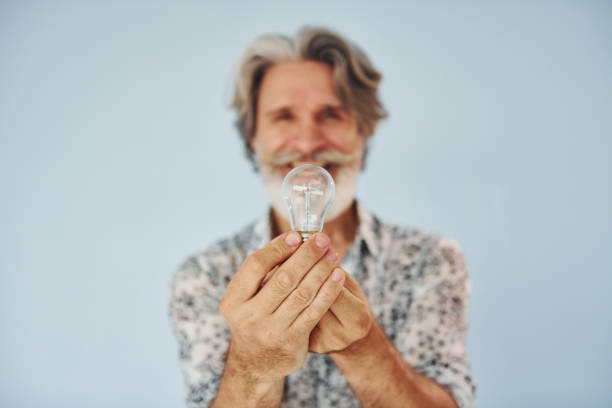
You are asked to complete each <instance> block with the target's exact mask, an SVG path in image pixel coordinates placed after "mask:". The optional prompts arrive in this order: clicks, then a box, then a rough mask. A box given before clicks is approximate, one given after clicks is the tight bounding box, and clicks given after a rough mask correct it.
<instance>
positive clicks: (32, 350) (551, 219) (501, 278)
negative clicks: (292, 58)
mask: <svg viewBox="0 0 612 408" xmlns="http://www.w3.org/2000/svg"><path fill="white" fill-rule="evenodd" d="M51 3H52V2H40V3H33V2H8V1H3V2H2V3H0V137H1V139H0V195H1V196H0V197H1V199H0V231H1V233H0V246H1V247H0V251H1V252H0V268H1V275H0V276H1V278H0V330H1V338H0V406H2V407H42V406H44V407H49V408H51V407H180V406H182V405H183V402H182V389H181V386H182V378H181V373H180V371H179V367H178V357H177V348H176V343H175V341H174V339H173V337H172V335H171V330H170V325H169V323H168V320H167V317H166V312H167V300H168V286H169V282H170V277H171V273H172V271H173V270H174V268H175V267H176V266H177V265H178V264H179V263H180V262H181V261H182V260H183V259H185V257H186V256H187V255H188V254H191V253H193V252H194V251H197V250H199V249H202V248H204V247H205V246H207V245H208V244H210V243H211V242H212V241H213V240H214V239H216V238H219V237H221V236H224V235H228V234H230V233H232V232H234V231H236V230H237V229H238V228H240V227H241V226H243V225H245V224H246V223H247V222H249V221H251V220H252V219H254V218H255V217H257V216H259V215H260V214H262V212H263V211H264V209H265V205H266V201H265V195H264V193H263V190H262V186H261V184H260V182H259V180H258V178H257V176H256V175H255V174H254V173H252V171H251V170H250V166H249V164H248V163H247V162H246V160H244V159H243V152H242V146H241V144H240V142H239V140H238V137H237V136H236V132H235V131H234V128H233V125H232V124H233V120H234V115H233V113H232V112H231V111H230V110H229V109H228V108H227V105H228V103H229V101H230V94H231V78H232V72H233V68H234V66H235V63H236V60H237V59H238V57H239V55H240V53H241V52H242V51H243V49H244V48H245V47H246V46H247V44H248V43H250V42H251V41H252V40H253V39H254V38H255V37H256V36H257V35H259V34H261V33H265V32H281V33H288V34H291V33H293V32H295V30H296V28H297V27H298V26H299V25H301V24H303V23H318V24H325V25H329V26H330V27H332V28H335V29H336V30H338V31H339V32H341V33H343V34H345V35H347V36H348V37H350V38H352V39H353V40H354V41H356V42H357V43H358V44H360V45H361V46H362V47H363V48H364V49H365V50H366V51H367V53H368V54H369V55H370V57H371V59H372V60H373V61H374V63H375V65H376V66H377V67H378V68H379V69H380V70H381V71H382V72H383V74H384V80H383V84H382V87H381V95H382V99H383V101H384V103H385V104H386V106H387V108H388V110H389V112H390V118H389V119H388V120H387V121H386V122H384V123H383V124H382V125H381V127H380V129H379V131H378V133H377V135H376V136H375V139H374V143H373V147H372V150H371V155H370V160H369V165H368V168H367V170H366V172H365V174H364V175H363V177H362V178H361V180H360V185H359V197H360V198H361V200H362V202H363V203H364V204H365V206H366V207H368V208H370V209H371V210H373V211H374V212H375V213H377V214H378V215H380V216H381V217H382V218H384V219H387V220H392V221H395V222H399V223H403V224H410V225H413V226H417V227H420V228H423V229H426V230H430V231H435V232H438V233H441V234H444V235H446V236H449V237H452V238H454V239H455V240H457V241H458V242H459V243H460V244H461V246H462V248H463V250H464V254H465V256H466V259H467V262H468V266H469V268H470V273H471V277H472V283H473V291H472V300H471V305H470V332H469V336H468V346H469V351H470V358H471V363H472V367H473V372H474V375H475V377H476V379H477V381H478V386H479V392H478V399H477V406H478V407H519V406H520V407H604V406H607V407H609V406H612V388H611V385H612V368H611V367H612V353H611V352H610V349H609V347H610V345H611V344H612V343H611V340H610V337H611V335H612V319H611V318H610V315H609V313H610V311H611V310H612V296H610V294H609V292H610V288H611V284H612V278H611V277H610V276H611V272H612V270H611V269H612V268H611V267H610V264H611V263H610V254H611V249H612V245H611V239H610V230H611V227H612V223H611V217H610V215H609V209H610V208H611V207H612V193H611V184H612V183H611V182H610V176H611V175H612V166H611V165H610V159H609V156H610V150H611V149H612V143H611V141H610V138H611V136H612V4H611V3H610V2H584V1H575V2H517V3H516V4H514V2H508V3H486V2H477V3H464V4H461V5H459V4H455V2H449V3H431V2H423V3H409V4H406V5H402V6H400V5H396V3H399V2H396V1H375V2H354V1H345V2H329V3H328V2H326V1H309V2H286V1H282V2H281V1H279V2H275V3H266V4H265V5H261V4H258V3H259V2H244V3H235V2H230V1H224V2H220V3H221V4H212V2H211V3H206V2H168V3H150V4H147V3H137V2H129V4H122V3H123V2H110V3H109V2H91V3H90V4H85V3H84V2H53V3H54V4H51ZM145 4H146V5H145Z"/></svg>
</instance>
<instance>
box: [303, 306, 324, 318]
mask: <svg viewBox="0 0 612 408" xmlns="http://www.w3.org/2000/svg"><path fill="white" fill-rule="evenodd" d="M326 311H327V308H326V307H324V306H323V305H321V304H318V303H313V304H312V305H310V307H309V308H308V309H306V311H305V312H304V313H306V316H305V317H306V320H308V321H310V322H315V321H319V320H320V319H321V316H323V315H324V314H325V312H326Z"/></svg>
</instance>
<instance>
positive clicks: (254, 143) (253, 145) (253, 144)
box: [249, 133, 258, 151]
mask: <svg viewBox="0 0 612 408" xmlns="http://www.w3.org/2000/svg"><path fill="white" fill-rule="evenodd" d="M257 140H258V139H257V133H255V134H254V135H253V137H251V140H249V145H250V146H251V149H253V151H255V150H257Z"/></svg>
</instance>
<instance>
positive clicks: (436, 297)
mask: <svg viewBox="0 0 612 408" xmlns="http://www.w3.org/2000/svg"><path fill="white" fill-rule="evenodd" d="M469 294H470V281H469V276H468V272H467V268H466V265H465V262H464V258H463V255H462V253H461V250H460V248H459V246H458V245H457V244H456V243H455V242H454V241H452V240H450V239H446V238H436V239H434V240H433V243H432V245H431V246H430V247H429V250H427V252H426V254H425V256H424V258H423V261H422V262H421V263H420V266H419V271H418V272H417V278H416V280H415V281H414V285H413V290H412V301H411V302H410V306H409V308H410V312H409V313H408V314H407V316H408V318H407V320H406V322H405V324H403V325H402V328H400V329H399V331H398V337H397V339H398V341H397V346H398V351H399V352H400V353H401V354H402V355H403V357H404V358H405V360H406V361H407V362H409V363H410V364H412V365H413V366H414V368H415V369H416V370H417V371H419V372H421V373H422V374H423V375H425V376H427V377H429V378H431V379H433V380H435V381H436V382H438V383H439V384H440V385H442V386H444V387H445V388H446V389H447V390H448V391H449V392H450V393H451V394H452V395H453V397H454V398H455V400H456V401H457V404H458V405H459V407H461V408H467V407H472V406H473V404H474V397H475V393H476V386H475V384H474V382H473V380H472V376H471V373H470V367H469V363H468V356H467V350H466V345H465V336H466V332H467V328H468V322H467V307H468V301H469Z"/></svg>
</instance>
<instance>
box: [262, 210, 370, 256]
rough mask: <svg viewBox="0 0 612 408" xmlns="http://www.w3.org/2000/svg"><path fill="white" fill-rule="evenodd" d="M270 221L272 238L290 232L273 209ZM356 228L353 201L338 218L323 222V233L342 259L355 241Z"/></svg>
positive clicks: (357, 220)
mask: <svg viewBox="0 0 612 408" xmlns="http://www.w3.org/2000/svg"><path fill="white" fill-rule="evenodd" d="M270 221H271V223H270V224H271V231H270V232H271V234H272V236H273V237H275V236H277V235H280V234H282V233H284V232H287V231H291V224H290V223H289V220H287V219H286V218H284V217H282V216H281V215H280V214H278V213H277V212H276V210H275V209H272V211H271V216H270ZM358 228H359V216H358V214H357V202H356V201H353V204H351V205H350V206H348V208H347V209H346V210H344V211H343V212H342V213H341V214H340V215H339V216H337V217H336V218H334V219H333V220H330V221H326V222H325V224H324V225H323V232H324V233H325V234H327V235H328V236H329V238H330V240H331V242H332V246H333V248H334V250H336V251H337V252H338V254H339V255H340V256H341V257H342V256H344V255H345V254H346V251H347V250H348V248H349V247H350V245H351V244H352V243H353V241H355V237H356V236H357V230H358Z"/></svg>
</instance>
